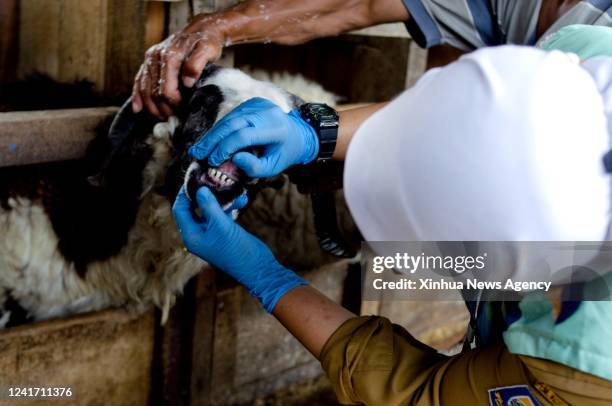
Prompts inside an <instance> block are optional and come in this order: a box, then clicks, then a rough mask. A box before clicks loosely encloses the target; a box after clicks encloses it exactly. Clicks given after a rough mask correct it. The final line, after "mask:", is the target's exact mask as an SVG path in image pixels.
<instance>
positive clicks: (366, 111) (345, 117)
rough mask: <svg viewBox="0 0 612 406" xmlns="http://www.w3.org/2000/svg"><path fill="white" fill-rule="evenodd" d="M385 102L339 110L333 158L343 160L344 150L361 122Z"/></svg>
mask: <svg viewBox="0 0 612 406" xmlns="http://www.w3.org/2000/svg"><path fill="white" fill-rule="evenodd" d="M386 104H387V103H376V104H370V105H367V106H363V107H358V108H354V109H350V110H343V111H340V112H339V114H340V126H339V128H338V140H337V142H336V149H335V150H334V155H333V159H335V160H337V161H344V158H345V157H346V151H347V150H348V146H349V144H350V142H351V139H352V138H353V135H355V133H356V132H357V130H358V129H359V127H360V126H361V124H363V122H364V121H365V120H367V119H368V118H369V117H370V116H371V115H372V114H374V113H376V112H377V111H378V110H380V109H381V108H383V107H384V106H385V105H386Z"/></svg>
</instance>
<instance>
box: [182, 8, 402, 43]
mask: <svg viewBox="0 0 612 406" xmlns="http://www.w3.org/2000/svg"><path fill="white" fill-rule="evenodd" d="M407 18H408V12H407V11H406V8H405V7H404V6H403V4H402V2H401V0H349V1H345V0H313V1H303V0H268V1H261V0H259V1H253V0H251V1H245V2H242V3H239V4H237V5H235V6H234V7H231V8H230V9H228V10H225V11H222V12H219V13H215V14H201V15H199V16H196V17H195V18H194V21H193V23H192V24H191V25H190V26H189V27H187V29H186V31H187V32H202V33H206V32H211V31H215V32H218V33H221V34H222V35H223V37H224V39H225V43H226V44H228V45H229V44H236V43H254V42H255V43H264V42H274V43H277V44H285V45H291V44H300V43H304V42H306V41H309V40H311V39H314V38H320V37H326V36H332V35H338V34H341V33H343V32H347V31H350V30H354V29H359V28H364V27H368V26H371V25H376V24H381V23H386V22H393V21H405V20H406V19H407Z"/></svg>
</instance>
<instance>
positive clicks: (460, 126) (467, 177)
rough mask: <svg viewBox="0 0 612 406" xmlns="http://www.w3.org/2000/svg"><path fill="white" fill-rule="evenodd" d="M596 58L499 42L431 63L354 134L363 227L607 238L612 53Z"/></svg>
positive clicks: (435, 237)
mask: <svg viewBox="0 0 612 406" xmlns="http://www.w3.org/2000/svg"><path fill="white" fill-rule="evenodd" d="M598 64H599V65H598V67H597V69H595V68H593V67H591V65H590V64H588V65H586V66H585V68H583V67H582V66H581V65H580V63H579V61H578V59H577V58H576V57H575V56H574V57H571V56H569V54H564V53H562V52H558V51H554V52H544V51H541V50H537V49H535V48H529V47H517V46H503V47H496V48H487V49H483V50H479V51H476V52H474V53H471V54H469V55H466V56H464V57H462V58H461V59H460V60H458V61H457V62H455V63H453V64H451V65H449V66H447V67H445V68H441V69H435V70H432V71H430V72H428V73H427V74H426V75H425V76H424V77H423V78H422V79H421V80H420V81H419V82H418V83H417V84H416V85H415V87H413V88H412V89H410V90H408V91H406V92H404V93H403V94H402V95H401V96H399V97H398V98H397V99H395V100H394V101H393V102H391V103H390V104H389V105H388V106H386V107H385V108H384V109H382V110H380V111H379V112H378V113H376V114H375V115H374V116H373V117H371V118H370V119H369V120H367V122H366V123H364V125H363V126H362V127H361V128H360V129H359V131H358V132H357V134H356V135H355V136H354V138H353V140H352V142H351V144H350V147H349V151H348V154H347V159H346V166H345V174H344V184H345V194H346V198H347V201H348V204H349V207H350V209H351V212H352V214H353V216H354V218H355V220H356V222H357V224H358V226H359V228H360V230H361V231H362V233H363V234H364V236H365V238H366V239H367V240H369V241H414V240H419V241H600V240H603V239H605V238H606V232H607V229H608V224H609V220H610V196H611V195H610V190H611V185H610V175H608V174H607V173H606V172H605V170H604V167H603V164H602V158H603V156H604V155H605V154H606V153H607V152H608V151H609V149H610V142H609V133H608V131H609V127H608V122H607V118H606V114H605V112H606V111H607V112H608V114H610V111H611V108H612V100H611V99H612V92H611V91H610V89H611V88H612V86H611V83H612V58H609V59H606V60H598ZM592 75H593V76H592ZM594 78H595V80H594ZM602 95H603V98H602ZM604 99H605V102H606V105H607V110H606V107H605V106H604ZM610 129H612V128H610Z"/></svg>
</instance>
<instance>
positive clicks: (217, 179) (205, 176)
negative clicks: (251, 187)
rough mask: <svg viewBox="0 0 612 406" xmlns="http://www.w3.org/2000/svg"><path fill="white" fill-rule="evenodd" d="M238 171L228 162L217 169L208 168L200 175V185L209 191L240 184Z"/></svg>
mask: <svg viewBox="0 0 612 406" xmlns="http://www.w3.org/2000/svg"><path fill="white" fill-rule="evenodd" d="M242 177H243V176H241V174H240V172H239V169H238V167H237V166H236V165H234V164H233V163H232V162H230V161H226V162H224V163H222V164H221V165H219V166H218V167H209V168H208V170H206V171H205V172H203V173H202V174H201V175H200V183H202V184H203V185H206V186H208V187H210V188H211V189H222V188H227V187H229V188H231V187H232V186H234V185H236V184H240V183H242V182H240V178H242Z"/></svg>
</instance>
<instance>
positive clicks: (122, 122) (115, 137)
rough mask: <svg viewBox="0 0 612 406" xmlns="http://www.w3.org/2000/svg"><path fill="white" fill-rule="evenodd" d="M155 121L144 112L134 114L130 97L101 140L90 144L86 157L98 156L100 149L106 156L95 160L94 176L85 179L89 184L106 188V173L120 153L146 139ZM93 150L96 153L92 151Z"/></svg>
mask: <svg viewBox="0 0 612 406" xmlns="http://www.w3.org/2000/svg"><path fill="white" fill-rule="evenodd" d="M157 121H158V120H157V119H154V118H153V117H152V116H151V115H149V114H148V113H147V112H145V111H141V112H139V113H134V111H133V110H132V98H131V97H130V98H129V99H128V100H127V101H126V102H125V103H124V104H123V106H121V108H120V109H119V112H118V113H117V114H116V115H115V118H114V120H113V122H112V123H111V126H110V129H109V131H108V133H107V134H103V135H101V138H102V139H101V140H100V139H97V140H94V141H93V142H92V143H91V144H90V148H89V151H88V156H91V155H92V154H99V152H100V151H99V150H100V149H101V148H102V149H103V150H104V151H105V154H106V155H105V156H104V157H102V158H99V159H97V160H96V161H97V164H96V166H95V168H94V170H93V171H92V172H93V173H94V174H93V175H91V176H89V177H88V178H87V181H88V182H89V184H90V185H92V186H95V187H104V186H106V184H107V174H108V171H109V169H110V168H111V167H112V166H113V163H114V161H115V160H116V159H117V157H118V156H119V155H120V152H121V151H122V150H123V149H124V148H125V147H126V146H129V145H131V144H132V143H134V142H135V141H137V140H139V139H142V138H144V137H147V136H148V135H149V133H150V132H151V130H152V128H153V126H154V125H155V123H156V122H157ZM99 138H100V137H99ZM93 149H98V151H92V150H93Z"/></svg>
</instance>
